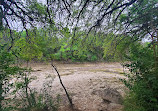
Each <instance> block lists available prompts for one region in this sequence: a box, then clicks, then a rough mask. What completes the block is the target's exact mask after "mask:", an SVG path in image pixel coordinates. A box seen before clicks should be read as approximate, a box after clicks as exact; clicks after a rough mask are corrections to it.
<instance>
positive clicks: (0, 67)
mask: <svg viewBox="0 0 158 111" xmlns="http://www.w3.org/2000/svg"><path fill="white" fill-rule="evenodd" d="M13 63H14V59H13V55H12V53H9V52H7V51H6V50H5V46H0V110H1V111H3V110H4V109H5V106H4V105H3V104H2V102H3V101H4V95H5V94H8V92H9V91H10V89H11V88H12V85H13V84H12V83H10V79H11V77H13V76H14V75H15V74H17V73H18V71H19V70H20V68H18V67H16V66H11V65H13Z"/></svg>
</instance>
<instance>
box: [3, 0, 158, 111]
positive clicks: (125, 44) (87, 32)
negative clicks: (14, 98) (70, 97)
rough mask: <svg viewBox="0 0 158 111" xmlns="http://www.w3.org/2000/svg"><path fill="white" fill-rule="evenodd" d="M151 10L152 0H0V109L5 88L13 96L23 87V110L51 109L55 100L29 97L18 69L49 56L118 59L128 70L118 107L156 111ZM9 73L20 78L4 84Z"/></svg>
mask: <svg viewBox="0 0 158 111" xmlns="http://www.w3.org/2000/svg"><path fill="white" fill-rule="evenodd" d="M157 9H158V1H157V0H138V1H137V0H128V1H120V0H112V1H111V0H96V1H90V0H81V1H79V0H77V1H76V0H59V1H58V0H57V1H56V0H54V1H51V0H47V1H45V2H42V3H40V2H38V1H37V0H28V1H25V0H24V1H21V2H17V1H14V0H13V1H11V0H2V1H1V2H0V14H1V15H0V80H1V82H0V110H2V111H3V110H9V109H5V108H4V104H3V102H4V100H5V96H4V95H6V94H7V93H10V89H11V87H14V88H15V89H16V90H15V92H14V94H16V93H17V92H18V91H19V90H23V91H24V93H25V98H26V100H24V98H23V100H24V101H25V102H27V104H28V106H26V107H25V110H31V108H34V107H36V106H42V108H46V109H47V110H48V109H49V110H50V109H51V110H57V106H58V105H56V103H55V105H52V107H50V105H49V108H48V107H47V106H48V104H47V103H49V104H51V103H52V100H49V102H47V103H45V101H46V100H47V99H48V98H46V97H45V96H43V95H42V96H39V98H38V97H37V98H36V97H35V95H34V94H35V92H33V91H32V89H29V87H28V84H29V83H30V82H31V78H30V79H29V77H28V76H26V75H29V73H30V71H29V70H28V69H22V68H20V67H19V64H20V63H22V62H27V63H28V62H30V61H41V62H43V61H54V60H55V61H66V62H85V61H90V62H94V61H106V62H107V61H117V62H121V63H122V64H123V66H124V67H126V68H128V69H129V72H130V73H125V76H127V78H128V79H127V80H121V81H122V82H123V83H124V84H125V86H127V88H129V93H128V94H127V96H126V97H125V100H124V106H125V107H124V110H125V111H151V110H152V111H157V110H158V95H157V94H158V85H157V84H158V68H157V67H158V11H157ZM19 24H20V25H19ZM147 39H148V40H147ZM145 40H147V42H146V41H145ZM26 73H27V74H26ZM13 77H15V78H16V77H17V78H21V79H22V80H23V81H21V82H20V83H18V84H17V83H10V82H9V80H11V79H13ZM44 94H46V95H49V94H47V93H46V92H45V93H44ZM43 98H45V100H44V101H43V100H42V99H43ZM57 103H58V100H57ZM41 104H42V105H41ZM5 106H6V105H5ZM42 108H41V109H42Z"/></svg>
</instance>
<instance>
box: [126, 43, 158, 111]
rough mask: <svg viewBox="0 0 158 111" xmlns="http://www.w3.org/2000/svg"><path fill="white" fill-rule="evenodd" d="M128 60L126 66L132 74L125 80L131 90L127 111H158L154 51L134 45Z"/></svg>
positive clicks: (127, 100) (157, 77)
mask: <svg viewBox="0 0 158 111" xmlns="http://www.w3.org/2000/svg"><path fill="white" fill-rule="evenodd" d="M126 58H127V59H128V60H129V61H130V63H129V64H126V65H125V66H126V67H127V68H129V71H130V72H131V73H129V74H126V76H127V77H128V80H123V82H124V83H125V85H126V86H127V87H128V88H129V89H130V93H129V94H128V95H127V97H126V99H125V101H124V105H125V108H124V109H125V111H157V110H158V96H157V94H158V85H157V84H158V76H157V73H158V69H157V67H155V66H154V65H155V61H154V56H153V51H152V50H151V49H150V48H148V47H143V46H142V45H141V44H138V43H137V44H133V46H132V47H131V50H130V53H129V55H128V56H126Z"/></svg>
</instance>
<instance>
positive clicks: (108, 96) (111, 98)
mask: <svg viewBox="0 0 158 111" xmlns="http://www.w3.org/2000/svg"><path fill="white" fill-rule="evenodd" d="M92 94H96V95H98V96H100V97H101V98H102V99H103V101H104V102H105V103H107V104H110V103H116V104H122V96H121V94H120V93H119V92H118V91H117V90H116V89H112V88H107V89H104V90H96V91H93V92H92Z"/></svg>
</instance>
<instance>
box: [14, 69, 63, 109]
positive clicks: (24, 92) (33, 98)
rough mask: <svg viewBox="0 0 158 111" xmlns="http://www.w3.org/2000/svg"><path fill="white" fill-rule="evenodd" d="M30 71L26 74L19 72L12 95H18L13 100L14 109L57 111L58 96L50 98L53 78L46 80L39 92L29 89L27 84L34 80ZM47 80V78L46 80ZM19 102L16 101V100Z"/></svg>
mask: <svg viewBox="0 0 158 111" xmlns="http://www.w3.org/2000/svg"><path fill="white" fill-rule="evenodd" d="M30 71H31V69H28V70H27V72H21V73H20V75H19V77H18V79H17V81H16V82H15V90H14V91H13V93H14V94H16V95H18V98H14V99H15V102H14V104H15V105H16V109H18V110H19V111H38V110H50V111H57V109H58V106H59V99H60V98H59V96H57V98H52V96H51V94H52V91H51V88H52V86H51V85H52V82H53V78H51V77H49V79H50V80H46V82H45V83H44V85H43V87H42V89H40V90H41V91H40V92H37V89H36V88H34V89H32V88H30V87H29V84H30V83H31V81H32V80H35V79H36V78H34V77H31V76H30V75H31V72H30ZM47 79H48V78H47ZM19 97H20V98H19ZM17 99H18V100H19V101H16V100H17Z"/></svg>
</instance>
